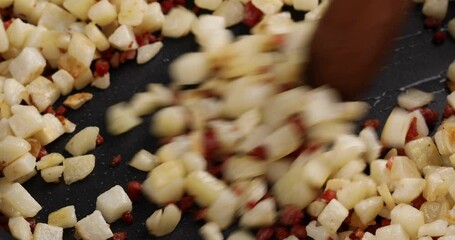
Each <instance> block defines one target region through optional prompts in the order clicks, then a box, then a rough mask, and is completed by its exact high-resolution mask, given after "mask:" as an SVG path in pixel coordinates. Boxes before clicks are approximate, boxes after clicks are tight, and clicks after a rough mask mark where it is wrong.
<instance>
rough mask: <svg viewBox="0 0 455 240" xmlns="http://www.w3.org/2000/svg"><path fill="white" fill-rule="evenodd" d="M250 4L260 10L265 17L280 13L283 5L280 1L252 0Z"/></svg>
mask: <svg viewBox="0 0 455 240" xmlns="http://www.w3.org/2000/svg"><path fill="white" fill-rule="evenodd" d="M295 1H296V0H295ZM252 3H253V5H254V6H255V7H257V8H258V9H260V10H261V12H263V13H264V14H267V15H271V14H276V13H278V12H280V10H281V8H282V7H283V5H284V4H283V2H282V1H280V0H252Z"/></svg>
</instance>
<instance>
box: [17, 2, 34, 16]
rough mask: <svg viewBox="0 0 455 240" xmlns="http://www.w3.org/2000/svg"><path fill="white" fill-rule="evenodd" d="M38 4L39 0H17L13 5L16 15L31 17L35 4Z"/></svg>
mask: <svg viewBox="0 0 455 240" xmlns="http://www.w3.org/2000/svg"><path fill="white" fill-rule="evenodd" d="M35 4H37V0H16V1H14V5H13V12H14V15H15V16H24V17H25V18H27V17H29V16H30V15H31V13H32V12H33V6H35Z"/></svg>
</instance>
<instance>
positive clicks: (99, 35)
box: [84, 22, 110, 51]
mask: <svg viewBox="0 0 455 240" xmlns="http://www.w3.org/2000/svg"><path fill="white" fill-rule="evenodd" d="M84 33H85V35H87V37H88V38H89V39H90V40H91V41H92V42H93V44H95V46H96V49H98V50H99V51H105V50H107V49H108V48H109V47H110V45H109V41H108V40H107V38H106V36H105V35H104V33H103V32H102V31H101V30H100V29H99V28H98V27H97V26H96V25H95V23H93V22H91V23H89V24H87V26H85V28H84Z"/></svg>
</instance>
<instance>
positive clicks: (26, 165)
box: [3, 152, 36, 182]
mask: <svg viewBox="0 0 455 240" xmlns="http://www.w3.org/2000/svg"><path fill="white" fill-rule="evenodd" d="M35 164H36V158H35V157H34V156H33V155H32V154H30V153H28V152H27V153H26V154H24V155H22V156H21V157H19V158H18V159H16V160H14V161H13V162H12V163H10V164H9V165H8V166H6V167H5V168H4V169H3V174H4V175H5V178H6V179H8V180H9V181H10V182H14V181H15V180H18V179H19V178H21V177H23V176H25V175H27V174H29V173H31V172H33V170H35Z"/></svg>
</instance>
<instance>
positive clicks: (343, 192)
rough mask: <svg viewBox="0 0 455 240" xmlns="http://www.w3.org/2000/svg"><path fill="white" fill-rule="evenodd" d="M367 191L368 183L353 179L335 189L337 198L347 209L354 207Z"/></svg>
mask: <svg viewBox="0 0 455 240" xmlns="http://www.w3.org/2000/svg"><path fill="white" fill-rule="evenodd" d="M367 192H368V185H367V184H366V182H364V181H355V182H351V183H348V184H346V185H345V186H343V187H342V188H341V189H340V190H338V191H337V193H336V195H337V199H338V201H340V202H341V203H342V204H343V206H344V207H346V208H347V209H348V210H351V209H352V208H354V206H355V205H356V204H357V203H358V202H360V201H361V200H363V199H364V198H365V197H366V195H367Z"/></svg>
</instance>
